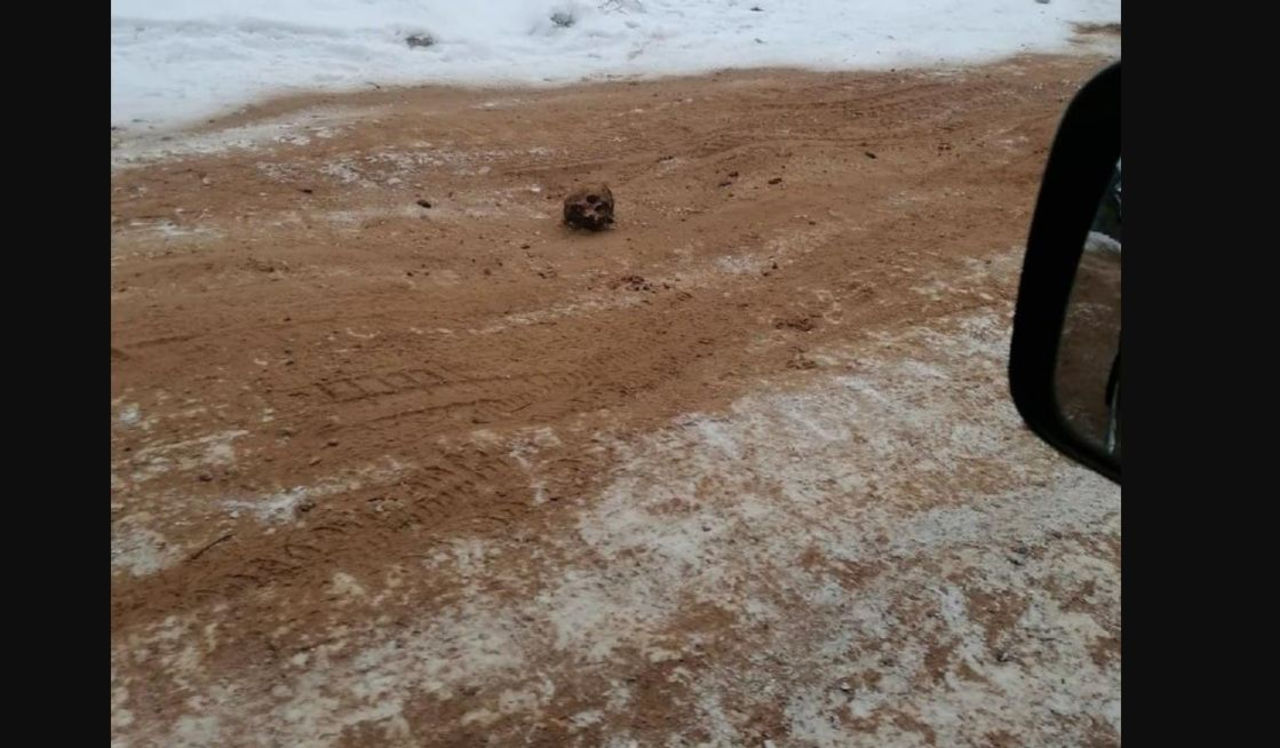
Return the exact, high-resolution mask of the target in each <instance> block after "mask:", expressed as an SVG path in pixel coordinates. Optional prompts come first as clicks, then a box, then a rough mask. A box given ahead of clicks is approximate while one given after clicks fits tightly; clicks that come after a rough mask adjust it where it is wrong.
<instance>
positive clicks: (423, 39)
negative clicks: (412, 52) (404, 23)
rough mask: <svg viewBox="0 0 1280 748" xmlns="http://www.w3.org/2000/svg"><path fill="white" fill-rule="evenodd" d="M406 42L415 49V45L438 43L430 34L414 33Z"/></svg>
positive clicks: (426, 45)
mask: <svg viewBox="0 0 1280 748" xmlns="http://www.w3.org/2000/svg"><path fill="white" fill-rule="evenodd" d="M404 43H405V44H408V45H409V48H410V49H413V48H414V47H430V46H431V45H432V44H435V43H436V40H435V39H433V38H432V37H431V35H430V34H413V35H412V36H409V37H407V38H406V39H405V40H404Z"/></svg>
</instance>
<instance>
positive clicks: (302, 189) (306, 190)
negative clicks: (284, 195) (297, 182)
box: [298, 187, 315, 195]
mask: <svg viewBox="0 0 1280 748" xmlns="http://www.w3.org/2000/svg"><path fill="white" fill-rule="evenodd" d="M298 192H301V193H303V194H306V195H310V194H311V193H313V192H315V190H313V189H311V188H310V187H299V188H298Z"/></svg>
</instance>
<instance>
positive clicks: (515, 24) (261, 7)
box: [111, 0, 1120, 129]
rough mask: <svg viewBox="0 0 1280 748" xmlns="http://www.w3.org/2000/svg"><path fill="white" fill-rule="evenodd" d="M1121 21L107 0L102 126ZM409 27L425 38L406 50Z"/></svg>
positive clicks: (645, 1) (731, 2) (867, 61)
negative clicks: (320, 94)
mask: <svg viewBox="0 0 1280 748" xmlns="http://www.w3.org/2000/svg"><path fill="white" fill-rule="evenodd" d="M753 6H755V7H758V8H759V10H758V11H753V10H752V7H753ZM556 12H561V13H567V14H568V15H570V16H572V18H573V23H572V25H571V26H568V27H563V26H560V25H557V24H556V23H554V22H553V21H552V15H553V13H556ZM1119 20H1120V2H1119V0H1054V2H1053V3H1051V4H1040V3H1035V2H1031V1H1030V0H972V1H971V2H963V3H962V2H956V0H919V1H918V2H913V3H899V2H891V1H890V0H855V1H852V2H848V1H841V0H788V2H778V1H776V0H775V1H774V2H769V1H768V0H592V2H582V1H576V2H573V1H571V2H553V1H552V0H485V2H483V3H479V4H458V3H451V2H445V1H444V0H366V1H365V2H360V3H338V2H332V0H276V2H270V3H262V2H256V1H254V0H216V1H215V0H184V1H180V2H179V1H175V0H112V2H111V122H112V124H113V125H120V126H124V127H126V128H130V129H144V128H147V127H163V126H165V125H171V124H180V123H183V122H189V121H191V120H194V119H197V118H200V117H204V116H207V115H211V114H215V113H219V112H224V111H226V110H228V109H229V108H231V107H234V106H238V105H240V104H243V103H245V102H247V101H249V100H252V99H256V98H259V97H262V96H265V95H272V94H281V93H289V92H297V91H310V90H316V89H327V90H347V89H366V90H367V89H369V88H371V87H372V85H373V84H375V83H378V84H406V83H465V84H474V83H518V84H547V83H563V82H572V81H576V80H579V79H581V78H583V77H600V76H635V75H654V74H673V73H690V72H700V71H706V70H713V69H720V68H726V67H736V68H742V67H759V66H775V65H787V66H804V67H812V68H817V69H824V70H843V69H856V68H890V67H904V66H908V65H931V64H936V63H941V62H963V61H985V60H992V59H996V58H999V57H1002V56H1006V55H1010V54H1015V53H1019V52H1032V51H1039V52H1067V51H1071V49H1072V45H1070V44H1069V42H1068V40H1069V39H1071V38H1072V36H1073V34H1074V28H1073V26H1072V24H1073V23H1082V22H1094V23H1112V22H1118V21H1119ZM411 36H418V37H430V38H431V39H432V40H433V43H432V44H430V45H429V46H418V47H411V46H410V45H409V43H408V39H409V38H410V37H411ZM492 103H493V104H494V106H493V107H492V109H494V110H500V109H502V108H503V107H505V106H510V105H511V104H512V103H513V102H510V101H493V102H492Z"/></svg>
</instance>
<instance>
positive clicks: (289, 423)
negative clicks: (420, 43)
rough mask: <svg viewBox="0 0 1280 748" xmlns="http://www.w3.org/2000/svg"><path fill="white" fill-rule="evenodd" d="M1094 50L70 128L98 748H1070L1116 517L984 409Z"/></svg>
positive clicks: (1113, 679) (998, 412) (1096, 697)
mask: <svg viewBox="0 0 1280 748" xmlns="http://www.w3.org/2000/svg"><path fill="white" fill-rule="evenodd" d="M1103 62H1104V60H1103V59H1101V58H1098V57H1071V58H1033V59H1032V58H1028V59H1020V60H1014V61H1010V62H1007V63H1003V64H998V65H992V66H986V67H975V68H956V69H947V70H931V71H899V72H895V73H885V74H858V75H853V74H839V75H837V74H803V73H796V72H780V71H756V72H748V73H732V74H721V75H715V76H705V77H698V78H688V79H675V80H664V81H658V82H639V83H627V82H616V83H608V84H601V85H592V86H582V87H575V88H567V89H556V90H549V91H530V90H522V91H459V90H447V89H414V90H404V91H401V90H378V91H370V92H369V93H367V94H359V95H352V96H345V97H317V98H311V99H299V100H293V101H287V102H277V103H274V104H271V105H269V106H265V107H259V108H257V109H255V110H253V111H251V112H248V113H245V114H244V115H243V116H241V117H239V118H237V119H232V120H227V121H222V122H218V123H213V124H211V125H210V126H208V127H207V128H205V129H204V130H202V131H199V132H195V133H183V134H175V135H171V136H166V137H168V139H161V138H160V136H156V135H152V136H143V137H135V136H133V134H132V133H128V132H124V133H113V151H112V159H113V177H112V198H111V210H112V240H111V243H112V246H111V263H112V289H111V311H112V350H111V356H112V371H113V375H112V396H113V400H112V403H111V419H112V420H111V440H112V474H111V482H112V490H111V502H112V504H111V518H112V549H111V554H112V580H113V587H112V598H111V599H112V683H111V689H112V732H113V738H114V740H115V742H116V744H118V745H129V746H144V745H165V746H171V745H210V746H212V745H281V746H284V745H289V746H303V745H306V746H322V745H324V746H328V745H333V746H340V745H425V744H433V745H478V744H486V743H487V744H493V745H524V744H533V745H548V746H550V745H584V746H585V745H618V746H624V745H692V744H712V745H765V744H768V743H766V741H771V742H772V744H773V745H777V746H785V745H797V746H799V745H850V744H855V745H926V744H929V745H933V744H936V745H961V744H970V745H1000V746H1004V745H1086V744H1117V743H1118V742H1119V739H1120V738H1119V735H1120V687H1119V686H1120V658H1119V652H1120V596H1119V593H1120V573H1119V562H1120V493H1119V489H1118V488H1116V487H1114V486H1112V485H1111V484H1109V483H1107V482H1105V481H1104V480H1102V479H1100V478H1098V477H1095V476H1093V475H1092V474H1090V473H1088V472H1086V471H1084V470H1082V469H1078V468H1076V467H1074V466H1072V465H1070V464H1068V463H1067V462H1065V461H1064V460H1063V459H1061V458H1059V457H1058V456H1057V455H1056V454H1055V453H1053V452H1052V451H1051V450H1050V449H1049V448H1047V447H1045V446H1042V445H1041V444H1040V443H1039V442H1037V441H1036V440H1035V439H1034V438H1033V437H1032V436H1031V435H1030V434H1029V433H1028V432H1027V431H1026V430H1025V429H1024V428H1023V427H1022V425H1021V423H1020V421H1019V419H1018V417H1017V415H1016V413H1015V411H1014V409H1013V406H1012V404H1011V402H1010V401H1009V400H1008V396H1007V387H1006V383H1005V378H1004V376H1005V375H1004V371H1005V362H1006V356H1007V345H1008V334H1009V320H1010V316H1011V311H1012V304H1013V298H1014V293H1015V289H1016V282H1017V272H1018V267H1019V263H1020V259H1021V258H1020V251H1021V245H1022V242H1023V240H1024V237H1025V235H1026V231H1027V225H1028V220H1029V216H1030V210H1031V207H1032V205H1033V201H1034V199H1035V194H1036V189H1037V184H1038V179H1039V175H1040V171H1041V169H1042V168H1043V163H1044V159H1045V156H1046V150H1047V146H1048V144H1049V142H1050V139H1051V137H1052V133H1053V130H1054V128H1055V126H1056V123H1057V121H1058V118H1059V116H1060V114H1061V111H1062V109H1063V107H1064V106H1065V102H1066V100H1067V99H1068V98H1069V97H1070V95H1071V94H1072V93H1073V92H1074V91H1075V90H1076V89H1077V88H1078V87H1079V85H1080V84H1081V83H1082V82H1083V81H1084V80H1085V79H1086V78H1087V77H1088V76H1089V75H1090V74H1091V73H1092V72H1094V71H1095V70H1097V69H1099V68H1100V67H1101V65H1102V64H1103ZM579 180H583V181H586V180H605V181H607V182H608V183H609V184H610V185H611V186H612V188H613V190H614V193H615V195H616V196H617V199H618V205H619V222H618V225H617V228H616V229H615V230H613V231H610V232H607V233H604V234H600V235H581V234H575V233H570V232H568V231H567V230H565V229H563V228H561V227H560V226H559V225H558V223H557V220H556V218H557V211H558V207H559V203H558V200H559V197H560V196H561V195H563V194H564V192H565V191H567V189H568V188H569V187H570V186H571V185H573V184H574V183H575V182H577V181H579ZM419 200H423V201H426V202H428V203H430V207H429V208H428V207H423V206H420V205H418V204H417V201H419Z"/></svg>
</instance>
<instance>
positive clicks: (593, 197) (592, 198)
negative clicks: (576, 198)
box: [587, 195, 600, 205]
mask: <svg viewBox="0 0 1280 748" xmlns="http://www.w3.org/2000/svg"><path fill="white" fill-rule="evenodd" d="M598 202H600V196H599V195H587V204H588V205H595V204H596V203H598Z"/></svg>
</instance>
